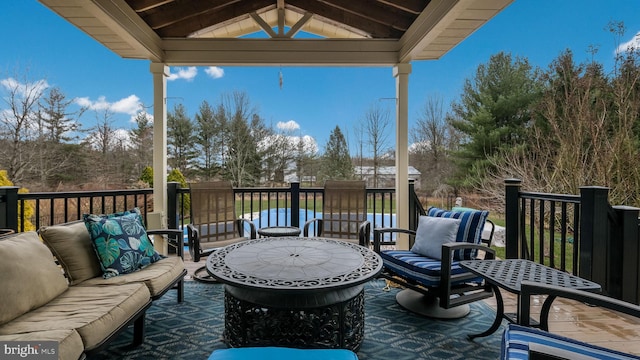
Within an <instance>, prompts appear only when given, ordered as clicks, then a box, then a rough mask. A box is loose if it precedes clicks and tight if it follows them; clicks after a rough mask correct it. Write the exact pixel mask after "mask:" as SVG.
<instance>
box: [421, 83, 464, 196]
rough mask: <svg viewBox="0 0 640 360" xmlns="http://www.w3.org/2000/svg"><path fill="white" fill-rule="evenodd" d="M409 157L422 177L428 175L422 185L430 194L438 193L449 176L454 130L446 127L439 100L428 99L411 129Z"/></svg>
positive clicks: (440, 98) (445, 116) (435, 97)
mask: <svg viewBox="0 0 640 360" xmlns="http://www.w3.org/2000/svg"><path fill="white" fill-rule="evenodd" d="M412 130H413V131H412V132H411V135H412V141H413V146H412V155H413V158H414V164H415V165H416V167H417V168H418V169H419V170H420V171H421V172H422V173H423V174H429V176H428V177H426V178H425V179H423V180H422V181H421V183H422V186H423V188H425V189H426V190H429V191H433V190H435V189H437V188H438V187H439V186H440V185H442V184H443V183H445V181H446V179H447V177H449V176H450V175H451V174H452V171H453V166H452V162H451V159H450V151H451V149H452V148H453V147H454V143H453V141H452V140H454V139H455V137H454V136H453V134H454V133H455V130H454V129H453V128H452V127H451V126H450V125H449V124H448V121H447V115H446V113H445V111H444V108H443V100H442V97H441V96H437V95H432V96H429V97H428V98H427V99H426V101H425V104H424V106H423V108H422V111H421V112H420V113H419V115H418V119H417V122H416V124H415V126H414V127H413V129H412Z"/></svg>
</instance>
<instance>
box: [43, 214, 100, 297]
mask: <svg viewBox="0 0 640 360" xmlns="http://www.w3.org/2000/svg"><path fill="white" fill-rule="evenodd" d="M39 232H40V236H41V237H42V240H44V243H45V244H47V246H48V247H49V248H50V249H51V251H52V252H53V254H54V255H55V256H56V258H57V259H58V262H60V264H61V265H62V267H64V271H66V272H67V277H68V278H69V282H70V283H71V285H76V284H79V283H81V282H83V281H85V280H88V279H91V278H94V277H97V276H102V269H101V268H100V262H99V261H98V256H97V255H96V252H95V250H94V249H93V245H92V244H91V236H90V235H89V231H87V227H86V226H85V225H84V222H83V221H76V222H73V223H69V224H64V225H54V226H47V227H43V228H41V229H40V231H39Z"/></svg>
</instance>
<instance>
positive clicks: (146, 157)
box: [129, 111, 153, 173]
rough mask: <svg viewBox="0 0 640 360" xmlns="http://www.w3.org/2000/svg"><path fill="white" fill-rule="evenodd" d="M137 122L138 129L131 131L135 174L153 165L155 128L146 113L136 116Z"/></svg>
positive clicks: (142, 112)
mask: <svg viewBox="0 0 640 360" xmlns="http://www.w3.org/2000/svg"><path fill="white" fill-rule="evenodd" d="M135 122H136V127H135V128H133V129H131V130H130V131H129V138H130V139H131V145H132V147H133V149H132V150H133V154H134V158H135V159H134V161H135V167H136V170H135V172H136V173H140V172H141V171H143V170H144V169H145V167H149V166H151V165H152V164H153V126H152V125H151V122H150V121H149V114H147V113H146V112H145V111H141V112H139V113H138V114H137V115H136V118H135Z"/></svg>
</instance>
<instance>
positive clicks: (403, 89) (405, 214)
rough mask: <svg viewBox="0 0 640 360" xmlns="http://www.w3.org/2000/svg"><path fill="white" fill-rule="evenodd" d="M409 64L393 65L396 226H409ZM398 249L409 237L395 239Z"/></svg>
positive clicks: (403, 246)
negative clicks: (394, 82) (394, 83)
mask: <svg viewBox="0 0 640 360" xmlns="http://www.w3.org/2000/svg"><path fill="white" fill-rule="evenodd" d="M410 73H411V64H409V63H401V64H397V65H396V66H394V67H393V77H395V78H396V226H397V227H399V228H401V229H408V228H409V111H408V109H409V74H410ZM396 246H397V247H398V249H405V250H406V249H409V239H408V237H406V236H401V237H399V238H398V239H397V244H396Z"/></svg>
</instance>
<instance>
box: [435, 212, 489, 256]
mask: <svg viewBox="0 0 640 360" xmlns="http://www.w3.org/2000/svg"><path fill="white" fill-rule="evenodd" d="M427 216H435V217H445V218H453V219H460V227H459V228H458V235H457V236H456V242H468V243H472V244H480V241H481V239H482V230H484V224H485V222H486V221H487V217H489V211H487V210H466V211H446V210H443V209H439V208H437V207H430V208H429V210H427ZM459 253H460V252H459V251H456V253H455V254H454V256H453V258H454V259H455V260H470V259H472V258H473V257H474V256H475V254H476V253H477V251H473V250H465V251H464V254H463V255H462V256H460V254H459Z"/></svg>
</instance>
